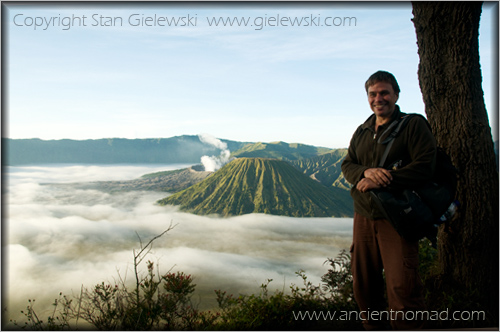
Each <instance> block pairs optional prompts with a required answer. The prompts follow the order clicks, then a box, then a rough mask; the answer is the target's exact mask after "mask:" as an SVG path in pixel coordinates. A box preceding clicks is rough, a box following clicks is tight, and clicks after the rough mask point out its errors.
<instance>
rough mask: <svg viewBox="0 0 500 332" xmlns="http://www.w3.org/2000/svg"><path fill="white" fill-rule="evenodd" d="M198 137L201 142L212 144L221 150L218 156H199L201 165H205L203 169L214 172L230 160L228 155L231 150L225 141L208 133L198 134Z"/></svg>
mask: <svg viewBox="0 0 500 332" xmlns="http://www.w3.org/2000/svg"><path fill="white" fill-rule="evenodd" d="M198 137H199V139H200V141H201V142H202V143H205V144H209V145H213V146H215V147H216V148H218V149H221V150H222V151H221V153H220V155H218V156H210V157H209V156H203V157H201V163H202V164H203V167H205V171H208V172H215V171H216V170H218V169H219V168H221V167H222V166H224V165H225V164H227V163H228V162H229V161H230V159H229V156H230V155H231V152H230V151H229V149H228V148H227V144H226V143H224V142H222V141H221V140H220V139H218V138H215V137H214V136H212V135H209V134H199V135H198Z"/></svg>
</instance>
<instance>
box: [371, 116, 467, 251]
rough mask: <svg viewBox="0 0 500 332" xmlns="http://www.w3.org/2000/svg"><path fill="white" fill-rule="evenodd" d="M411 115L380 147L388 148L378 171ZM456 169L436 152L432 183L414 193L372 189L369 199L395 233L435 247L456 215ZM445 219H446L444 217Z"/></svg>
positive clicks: (402, 121) (420, 187)
mask: <svg viewBox="0 0 500 332" xmlns="http://www.w3.org/2000/svg"><path fill="white" fill-rule="evenodd" d="M410 117H411V115H406V116H405V117H403V118H402V119H401V120H399V124H396V125H397V127H396V129H395V130H394V131H393V132H392V133H391V134H390V135H389V136H388V137H387V139H385V140H384V141H383V142H382V143H381V144H387V147H386V149H385V151H384V154H383V155H382V158H381V160H380V163H379V167H383V165H384V163H385V160H386V159H387V156H388V154H389V151H390V149H391V147H392V144H393V143H394V139H395V138H396V137H397V135H398V134H399V132H400V131H401V130H402V129H403V127H404V125H405V123H406V121H407V120H408V119H409V118H410ZM456 181H457V180H456V169H455V168H454V167H453V164H452V163H451V159H450V158H449V156H448V155H446V153H445V152H444V151H443V150H442V149H441V148H438V151H437V161H436V172H435V174H434V177H433V179H432V180H431V181H429V182H427V183H425V184H423V185H422V186H419V187H418V188H415V189H396V188H390V187H387V188H381V189H373V190H371V191H370V195H371V197H372V199H373V201H374V202H375V203H376V204H377V206H378V207H379V209H380V211H381V212H382V213H383V214H384V216H385V218H386V219H387V220H388V221H389V222H390V223H391V224H392V226H393V227H394V228H395V229H396V231H397V232H398V233H399V234H400V235H401V236H402V237H404V238H405V239H407V240H409V241H417V240H420V239H422V238H424V237H427V238H429V240H431V242H432V244H433V246H435V245H436V236H437V227H438V226H439V225H440V224H441V223H442V222H443V221H445V220H446V217H447V216H448V215H445V213H446V212H447V211H449V210H453V211H450V212H454V209H455V207H456V206H457V205H458V202H456V201H455V202H454V197H455V191H456V184H457V183H456ZM445 216H446V217H445Z"/></svg>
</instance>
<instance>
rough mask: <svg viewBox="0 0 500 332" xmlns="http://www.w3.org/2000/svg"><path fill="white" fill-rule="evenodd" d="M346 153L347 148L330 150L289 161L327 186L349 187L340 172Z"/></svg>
mask: <svg viewBox="0 0 500 332" xmlns="http://www.w3.org/2000/svg"><path fill="white" fill-rule="evenodd" d="M346 154H347V149H336V150H331V151H329V152H327V153H324V154H322V155H319V156H316V157H311V158H306V159H299V160H293V161H290V163H291V164H292V166H294V167H295V168H297V169H298V170H300V171H301V172H302V173H304V174H305V175H307V176H309V177H311V178H312V179H314V180H317V181H318V182H320V183H321V184H323V185H325V186H327V187H335V188H340V189H346V190H347V189H350V184H349V183H348V182H347V181H346V180H345V179H344V176H343V174H342V169H341V168H340V166H341V165H342V161H343V160H344V158H345V156H346Z"/></svg>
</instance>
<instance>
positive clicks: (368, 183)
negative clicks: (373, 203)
mask: <svg viewBox="0 0 500 332" xmlns="http://www.w3.org/2000/svg"><path fill="white" fill-rule="evenodd" d="M378 188H380V186H379V185H377V184H376V183H375V182H373V181H372V180H371V179H368V178H364V179H361V181H359V182H358V184H357V185H356V189H358V190H359V191H360V192H362V193H365V192H367V191H370V190H372V189H378Z"/></svg>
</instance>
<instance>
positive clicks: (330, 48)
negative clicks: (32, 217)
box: [3, 2, 498, 148]
mask: <svg viewBox="0 0 500 332" xmlns="http://www.w3.org/2000/svg"><path fill="white" fill-rule="evenodd" d="M3 8H4V9H3V10H7V14H8V15H7V22H6V23H5V22H4V24H5V25H6V26H7V30H6V31H5V36H6V37H7V38H6V40H5V41H4V47H5V50H4V56H7V59H6V60H7V61H6V62H5V63H6V65H7V68H4V70H5V69H6V70H7V75H6V76H5V80H4V84H5V86H6V88H5V90H4V98H7V103H6V106H7V109H6V112H5V115H6V116H5V118H4V121H7V123H6V125H4V133H3V136H6V137H11V138H34V137H36V138H41V139H62V138H70V139H97V138H109V137H122V138H157V137H172V136H177V135H183V134H190V135H197V134H202V133H207V134H210V135H213V136H215V137H218V138H224V139H231V140H237V141H251V142H257V141H262V142H271V141H285V142H289V143H292V142H298V143H304V144H311V145H317V146H325V147H330V148H342V147H347V146H348V144H349V140H350V138H351V136H352V133H353V132H354V130H355V129H356V127H357V126H358V125H359V124H360V123H361V122H362V121H364V119H366V118H367V117H368V116H369V115H370V112H371V111H370V109H369V107H368V103H367V100H366V93H365V91H364V82H365V81H366V79H367V78H368V76H369V75H370V74H372V73H373V72H375V71H377V70H379V69H383V70H388V71H390V72H392V73H393V74H394V75H395V76H396V78H397V79H398V82H399V85H400V87H401V94H400V98H399V101H398V104H399V105H400V106H401V108H402V110H403V111H405V112H415V113H421V114H424V105H423V102H422V98H421V93H420V88H419V86H418V78H417V68H418V61H419V59H418V54H417V45H416V37H415V30H414V26H413V23H412V22H411V18H412V16H413V15H412V12H411V4H410V3H409V2H408V3H400V2H398V3H365V2H363V3H351V4H347V3H324V4H323V3H321V4H318V3H316V4H293V3H285V4H276V3H273V4H263V3H254V4H235V3H230V4H223V3H222V4H221V3H219V4H218V5H215V4H206V5H200V4H199V3H197V4H188V3H186V4H180V5H179V4H178V5H172V4H149V5H131V4H125V3H118V4H112V5H102V4H98V3H95V4H94V3H87V5H85V6H82V5H69V4H68V3H65V4H57V3H56V4H52V5H38V4H33V3H31V4H29V5H26V4H22V3H11V4H9V5H8V6H4V7H3ZM495 10H498V4H497V5H496V7H493V6H492V5H490V4H485V5H484V6H483V14H482V18H481V27H480V56H481V67H482V71H483V89H484V92H485V103H486V107H487V109H488V112H489V116H490V119H497V116H496V114H497V112H498V111H497V110H493V109H492V107H494V106H495V105H497V104H495V103H494V100H495V98H497V97H498V95H497V93H496V91H494V88H493V86H492V84H493V81H494V80H495V79H496V77H497V73H494V72H493V69H494V68H495V67H494V66H493V63H494V61H496V60H497V59H496V58H494V56H495V54H494V53H495V51H497V50H496V48H497V44H496V43H494V41H493V32H494V31H496V29H497V28H498V27H497V26H496V23H495V21H494V20H493V14H494V11H495ZM134 14H136V15H135V16H132V15H134ZM16 15H17V16H16ZM155 15H156V17H157V18H158V17H168V18H172V17H176V18H179V17H187V16H188V15H189V17H190V18H191V21H187V20H185V21H184V23H186V24H185V25H184V26H177V27H173V26H170V27H169V26H158V25H157V26H145V25H138V26H136V21H135V18H146V17H153V18H154V17H155ZM278 15H279V17H280V18H281V19H282V18H283V17H289V20H293V19H295V18H296V19H298V20H300V19H301V18H302V26H297V25H295V26H290V25H291V24H290V23H288V24H287V22H289V21H286V20H285V21H281V22H283V25H282V26H271V25H275V24H276V23H275V22H276V20H277V19H278ZM73 16H74V17H79V18H80V19H76V20H75V21H74V23H75V25H74V26H68V25H67V24H66V22H68V20H69V19H66V20H64V18H65V17H73ZM83 16H85V17H86V18H85V20H83V19H82V17H83ZM100 16H103V17H112V18H114V23H115V26H104V24H105V23H108V21H107V20H106V19H104V20H102V23H103V25H101V24H100V23H101V22H100V21H99V17H100ZM131 16H132V20H130V21H129V18H130V17H131ZM54 17H55V18H56V19H55V20H54V19H52V21H48V20H50V18H54ZM218 17H228V18H242V17H245V18H248V19H249V21H248V22H249V24H248V25H247V26H239V27H238V26H232V27H230V26H225V27H224V26H218V27H216V26H210V25H209V24H208V23H207V19H212V18H218ZM344 17H351V18H352V17H355V22H356V24H355V25H354V24H353V20H351V25H349V22H348V21H347V20H346V21H345V22H346V24H345V25H339V24H340V22H341V19H342V18H344ZM94 18H96V19H97V21H96V20H95V19H94ZM193 18H195V19H193ZM305 18H307V19H305ZM44 19H45V21H43V20H44ZM311 19H313V20H312V21H311ZM35 22H38V23H40V26H35ZM41 22H44V23H41ZM47 22H49V23H51V24H49V25H47ZM54 22H55V24H53V23H54ZM262 22H266V26H263V25H262V24H261V23H262ZM308 22H309V24H307V23H308ZM83 23H85V26H83ZM120 23H121V24H120ZM146 23H147V22H146ZM180 23H182V21H181V22H180ZM189 23H190V24H189ZM194 23H195V24H194ZM334 23H335V24H336V25H338V26H335V25H333V24H334ZM157 24H162V23H161V22H158V21H157ZM163 24H164V23H163ZM306 24H307V26H305V25H306ZM326 24H329V25H331V26H326ZM284 25H288V26H284ZM316 25H317V26H316ZM321 25H323V26H321ZM35 28H36V29H35ZM4 111H5V110H4ZM495 136H496V137H495V138H496V139H497V138H498V137H497V134H496V133H495Z"/></svg>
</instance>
